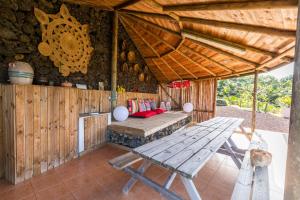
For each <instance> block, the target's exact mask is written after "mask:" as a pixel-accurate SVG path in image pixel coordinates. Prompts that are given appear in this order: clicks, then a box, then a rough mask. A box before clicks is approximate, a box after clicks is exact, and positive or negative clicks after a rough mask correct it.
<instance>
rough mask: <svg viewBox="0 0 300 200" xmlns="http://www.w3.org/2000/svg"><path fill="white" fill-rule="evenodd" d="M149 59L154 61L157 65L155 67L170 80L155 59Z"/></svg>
mask: <svg viewBox="0 0 300 200" xmlns="http://www.w3.org/2000/svg"><path fill="white" fill-rule="evenodd" d="M151 61H152V62H153V63H154V65H155V66H156V67H157V69H158V70H159V71H160V72H161V74H162V75H163V76H164V77H165V78H166V79H167V81H170V79H169V78H168V76H167V75H166V74H165V72H164V71H163V70H162V69H161V68H160V67H159V64H157V62H156V61H155V59H151Z"/></svg>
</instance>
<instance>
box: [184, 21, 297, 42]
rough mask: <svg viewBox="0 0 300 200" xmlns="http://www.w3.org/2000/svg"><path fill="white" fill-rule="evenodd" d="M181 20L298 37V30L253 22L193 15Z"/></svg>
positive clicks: (272, 34) (231, 28)
mask: <svg viewBox="0 0 300 200" xmlns="http://www.w3.org/2000/svg"><path fill="white" fill-rule="evenodd" d="M179 20H180V21H182V22H189V23H197V24H203V25H208V26H214V27H218V28H226V29H230V30H240V31H247V32H254V33H260V34H266V35H271V36H279V37H292V38H295V37H296V31H294V30H284V29H277V28H271V27H264V26H257V25H251V24H239V23H234V22H225V21H217V20H210V19H201V18H192V17H180V18H179Z"/></svg>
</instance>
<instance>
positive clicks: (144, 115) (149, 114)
mask: <svg viewBox="0 0 300 200" xmlns="http://www.w3.org/2000/svg"><path fill="white" fill-rule="evenodd" d="M153 115H156V112H154V111H151V110H150V111H145V112H136V113H134V114H132V115H130V117H140V118H148V117H152V116H153Z"/></svg>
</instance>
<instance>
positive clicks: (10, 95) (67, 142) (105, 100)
mask: <svg viewBox="0 0 300 200" xmlns="http://www.w3.org/2000/svg"><path fill="white" fill-rule="evenodd" d="M110 94H111V93H110V91H98V90H80V89H76V88H63V87H51V86H37V85H29V86H24V85H0V103H1V104H0V105H1V106H0V120H1V123H0V175H3V174H5V178H6V179H7V180H9V181H11V182H12V183H20V182H22V181H24V180H27V179H29V178H31V177H32V176H35V175H38V174H41V173H43V172H45V171H47V170H49V169H53V168H55V167H57V166H59V165H61V164H63V163H65V162H67V161H69V160H71V159H74V158H76V157H77V132H78V117H79V114H80V113H88V112H110V109H111V106H110V101H109V98H110ZM133 97H138V98H154V99H158V94H143V93H123V94H121V95H120V96H119V98H118V105H127V98H133ZM104 116H105V115H104ZM87 123H88V124H89V126H88V131H89V133H90V140H89V142H90V143H89V145H88V146H87V147H95V146H99V144H102V143H105V133H106V126H107V117H101V118H99V119H98V118H97V119H91V120H90V121H88V122H87ZM94 132H96V133H94Z"/></svg>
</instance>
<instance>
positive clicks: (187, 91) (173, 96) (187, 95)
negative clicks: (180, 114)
mask: <svg viewBox="0 0 300 200" xmlns="http://www.w3.org/2000/svg"><path fill="white" fill-rule="evenodd" d="M161 87H163V88H164V89H162V88H161ZM165 91H166V92H165ZM191 92H192V87H189V88H182V89H179V88H169V87H167V84H162V85H161V86H160V87H159V95H160V99H161V101H164V102H167V101H169V102H171V106H172V108H173V109H181V107H182V105H183V104H185V103H187V102H190V101H191V94H192V93H191ZM180 93H181V94H180ZM174 101H176V102H177V103H178V104H179V106H178V105H177V104H176V103H175V102H174Z"/></svg>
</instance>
